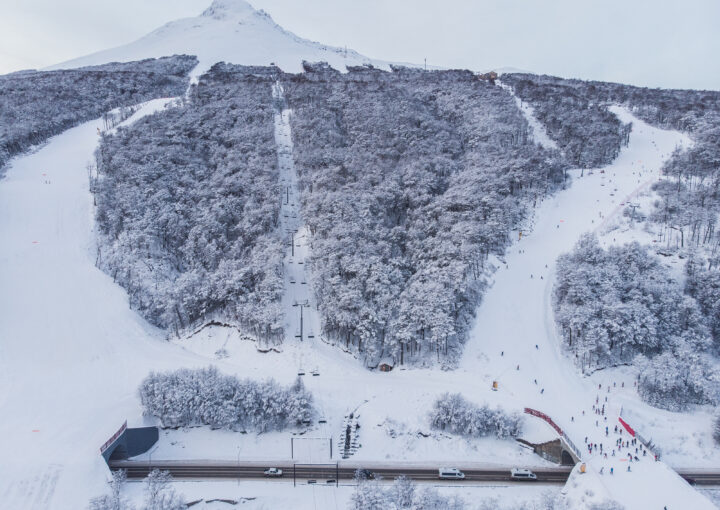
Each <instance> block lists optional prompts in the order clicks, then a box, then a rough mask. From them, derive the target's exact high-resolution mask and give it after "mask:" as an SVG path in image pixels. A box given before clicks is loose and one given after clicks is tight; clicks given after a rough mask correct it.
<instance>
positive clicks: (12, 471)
mask: <svg viewBox="0 0 720 510" xmlns="http://www.w3.org/2000/svg"><path fill="white" fill-rule="evenodd" d="M165 102H167V100H158V101H151V102H150V103H148V104H146V105H145V106H144V107H143V108H142V109H141V110H140V111H138V112H137V113H136V114H135V115H134V116H133V118H131V119H129V120H128V122H132V121H133V120H135V119H137V118H139V117H140V116H141V115H146V114H148V113H150V112H152V111H154V110H156V109H158V108H161V107H162V106H163V105H164V104H165ZM101 126H102V122H100V121H99V120H98V121H92V122H88V123H85V124H82V125H81V126H78V127H76V128H73V129H70V130H68V131H66V132H65V133H63V134H61V135H59V136H56V137H54V138H52V139H50V140H49V142H48V143H47V144H45V145H44V146H43V147H42V148H40V149H39V150H37V151H36V152H34V153H32V154H28V155H25V156H21V157H18V158H15V159H14V160H13V161H12V162H11V164H10V166H9V168H8V171H7V175H6V177H5V178H4V179H3V180H2V181H0V239H2V242H0V315H1V319H0V416H1V417H2V418H1V419H0V451H1V452H2V461H0V501H1V502H0V506H2V507H3V508H24V509H25V508H27V509H34V508H83V507H84V506H85V505H86V504H87V499H88V497H89V496H90V495H91V494H97V493H99V492H101V491H103V490H104V489H105V485H104V481H105V478H106V475H107V467H106V466H105V465H104V462H103V461H102V459H101V458H100V456H99V451H98V448H99V447H100V445H102V444H103V443H104V442H105V440H106V439H107V438H108V437H109V435H110V434H112V431H114V430H116V429H117V428H118V427H119V426H120V425H121V424H122V423H123V421H124V420H125V419H126V418H127V419H128V420H129V422H130V424H137V423H138V422H139V421H140V420H141V415H140V413H139V412H138V411H139V407H138V401H137V397H136V389H137V386H138V383H139V382H140V380H141V379H142V378H143V377H144V376H145V375H147V372H148V370H150V369H153V368H154V369H161V368H163V367H167V368H169V367H173V366H180V365H188V366H202V365H204V364H205V363H206V361H205V360H204V359H203V358H201V357H199V356H195V355H192V354H189V353H187V352H185V351H183V350H182V349H179V348H177V347H175V346H172V345H169V344H168V343H167V342H164V341H163V337H164V334H163V333H162V332H161V331H157V330H155V329H154V328H152V327H151V326H149V325H148V324H147V323H146V322H145V321H143V320H142V319H141V318H140V317H138V315H137V314H135V313H134V312H132V311H131V310H130V309H129V306H128V299H127V295H126V294H125V292H124V291H123V290H122V289H121V288H120V287H119V286H117V285H115V284H114V283H113V282H112V280H111V279H110V278H109V277H108V276H106V275H104V274H103V273H102V272H100V271H99V270H98V269H97V268H96V267H95V265H94V260H95V249H94V234H93V215H92V197H91V196H90V194H89V193H88V173H87V172H88V171H87V168H86V165H87V164H88V163H89V162H90V161H91V160H92V155H93V150H94V149H95V147H96V145H97V141H98V129H99V128H101Z"/></svg>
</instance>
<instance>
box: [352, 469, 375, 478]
mask: <svg viewBox="0 0 720 510" xmlns="http://www.w3.org/2000/svg"><path fill="white" fill-rule="evenodd" d="M355 478H356V479H357V480H375V473H373V472H372V471H370V470H369V469H358V470H356V471H355Z"/></svg>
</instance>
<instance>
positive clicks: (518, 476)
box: [510, 468, 537, 480]
mask: <svg viewBox="0 0 720 510" xmlns="http://www.w3.org/2000/svg"><path fill="white" fill-rule="evenodd" d="M510 478H512V479H513V480H537V475H536V474H535V473H533V472H532V471H530V470H529V469H525V468H512V469H511V470H510Z"/></svg>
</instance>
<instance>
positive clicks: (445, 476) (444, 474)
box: [438, 468, 465, 480]
mask: <svg viewBox="0 0 720 510" xmlns="http://www.w3.org/2000/svg"><path fill="white" fill-rule="evenodd" d="M438 478H439V479H440V480H464V479H465V473H463V472H462V471H460V470H459V469H458V468H440V469H438Z"/></svg>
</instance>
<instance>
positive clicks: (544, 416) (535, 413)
mask: <svg viewBox="0 0 720 510" xmlns="http://www.w3.org/2000/svg"><path fill="white" fill-rule="evenodd" d="M525 414H532V415H533V416H537V417H538V418H542V419H543V420H545V421H546V422H548V424H549V425H550V426H551V427H552V428H554V429H555V431H557V433H558V434H560V435H561V436H562V435H563V431H562V429H561V428H560V427H558V426H557V424H556V423H555V422H554V421H553V420H552V418H550V417H549V416H548V415H547V414H545V413H543V412H541V411H536V410H535V409H530V408H529V407H526V408H525Z"/></svg>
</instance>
